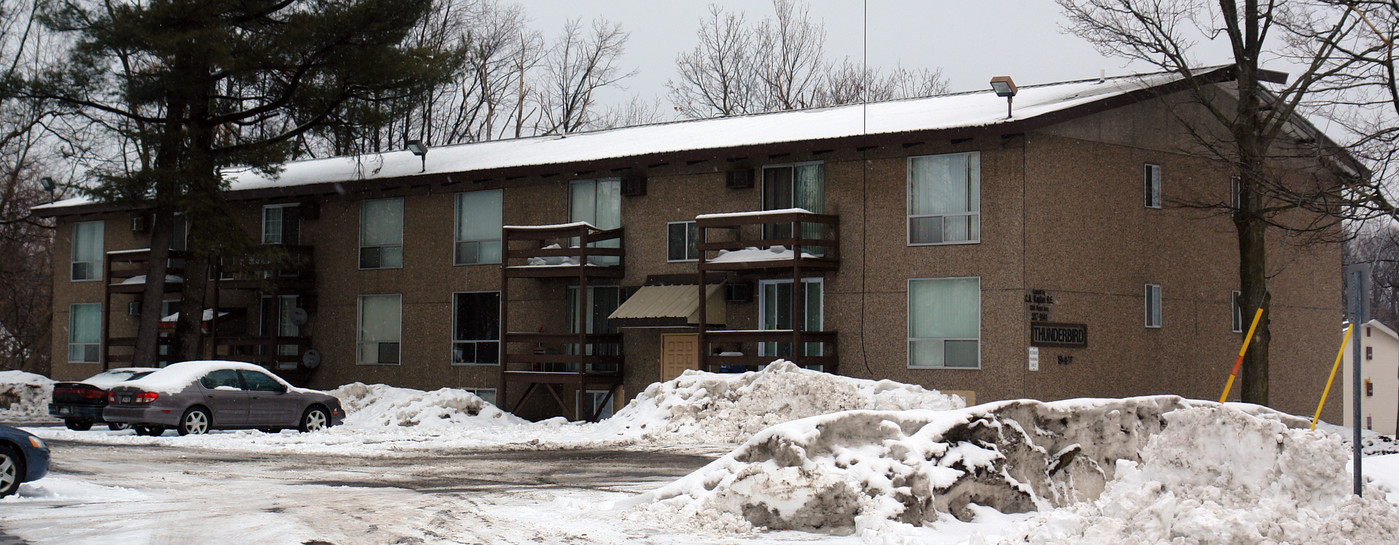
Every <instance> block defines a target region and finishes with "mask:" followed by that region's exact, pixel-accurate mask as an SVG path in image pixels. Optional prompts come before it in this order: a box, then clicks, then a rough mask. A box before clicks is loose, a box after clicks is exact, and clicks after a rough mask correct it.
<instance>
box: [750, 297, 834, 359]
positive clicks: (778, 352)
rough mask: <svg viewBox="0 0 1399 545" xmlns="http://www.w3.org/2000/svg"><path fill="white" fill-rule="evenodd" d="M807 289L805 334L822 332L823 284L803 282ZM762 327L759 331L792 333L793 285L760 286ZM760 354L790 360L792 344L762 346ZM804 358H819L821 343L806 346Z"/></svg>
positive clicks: (766, 344)
mask: <svg viewBox="0 0 1399 545" xmlns="http://www.w3.org/2000/svg"><path fill="white" fill-rule="evenodd" d="M802 285H803V286H805V288H806V294H805V296H806V299H805V300H804V301H803V303H804V304H805V305H806V309H805V312H804V314H805V315H806V324H805V326H804V328H805V331H821V309H822V301H821V295H822V283H821V282H802ZM762 303H763V323H762V329H765V330H773V329H792V283H791V282H769V283H764V284H763V294H762ZM760 348H761V350H760V353H761V355H764V356H790V355H792V343H789V342H778V343H763V344H762V346H761V347H760ZM804 350H805V355H808V356H820V355H821V350H822V346H821V343H807V344H806V347H805V349H804Z"/></svg>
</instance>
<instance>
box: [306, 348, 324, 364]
mask: <svg viewBox="0 0 1399 545" xmlns="http://www.w3.org/2000/svg"><path fill="white" fill-rule="evenodd" d="M301 365H304V366H306V368H307V369H315V368H317V367H320V365H321V352H320V351H319V350H316V349H314V348H312V349H310V350H307V351H306V353H305V354H302V355H301Z"/></svg>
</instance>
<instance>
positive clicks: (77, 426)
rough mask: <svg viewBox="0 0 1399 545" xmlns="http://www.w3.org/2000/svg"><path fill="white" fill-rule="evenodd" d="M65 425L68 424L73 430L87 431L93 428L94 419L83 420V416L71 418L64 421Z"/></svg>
mask: <svg viewBox="0 0 1399 545" xmlns="http://www.w3.org/2000/svg"><path fill="white" fill-rule="evenodd" d="M63 425H65V426H68V429H70V430H73V431H87V430H90V429H92V421H91V420H83V419H81V418H69V419H67V420H64V421H63Z"/></svg>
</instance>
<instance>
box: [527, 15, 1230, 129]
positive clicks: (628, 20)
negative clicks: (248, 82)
mask: <svg viewBox="0 0 1399 545" xmlns="http://www.w3.org/2000/svg"><path fill="white" fill-rule="evenodd" d="M521 3H522V4H523V5H524V6H525V9H526V11H527V12H528V13H529V15H530V17H531V18H533V26H534V27H535V28H537V29H539V30H541V31H543V32H544V35H545V37H546V38H548V39H552V38H553V37H554V36H556V35H557V34H558V31H559V29H561V28H562V27H563V25H564V22H565V21H566V20H568V19H573V18H581V19H583V22H584V23H585V24H586V23H587V22H588V21H591V20H592V19H594V18H597V17H606V18H607V19H608V20H611V21H617V22H620V23H622V26H623V28H624V29H625V30H627V31H628V32H630V33H631V37H630V40H629V41H628V43H627V56H626V58H625V59H624V62H623V66H625V67H635V68H637V69H638V73H637V75H636V76H634V77H632V78H630V79H628V80H627V81H626V82H625V85H626V86H627V90H626V95H614V97H612V98H611V100H614V101H615V100H617V98H616V97H617V96H629V95H632V94H636V95H640V96H642V97H643V98H646V99H647V100H652V99H654V98H657V97H661V98H662V104H663V105H664V106H667V107H668V106H669V103H668V102H665V101H664V96H665V93H666V89H665V83H666V81H667V80H669V79H671V78H672V77H673V76H674V74H675V56H676V54H677V53H680V52H681V51H688V50H690V49H692V48H693V47H694V46H695V44H696V42H697V39H696V38H695V31H696V30H697V29H698V28H699V21H700V19H701V18H702V17H704V16H706V15H707V13H708V6H709V4H711V3H718V4H720V5H721V6H724V7H725V9H726V10H729V11H742V12H743V13H744V14H745V16H746V18H747V20H748V21H749V22H757V21H760V20H762V19H764V18H767V17H770V16H771V15H772V3H771V0H720V1H717V2H711V1H707V0H522V1H521ZM806 3H807V5H809V6H810V8H811V17H812V19H814V20H816V21H820V22H823V23H824V24H825V28H826V54H827V60H835V61H839V60H840V59H842V58H844V57H846V56H849V57H850V58H851V60H853V61H856V62H859V61H860V59H861V57H862V55H863V53H864V52H865V51H867V52H868V62H869V66H871V67H880V68H885V69H887V68H892V67H893V66H895V65H902V66H904V67H905V68H910V69H916V68H941V69H942V71H943V75H944V76H946V77H947V78H948V80H949V81H950V83H951V87H952V90H953V91H965V90H974V89H982V88H986V87H988V85H987V82H988V81H990V79H991V77H992V76H996V75H1009V76H1011V77H1013V78H1014V79H1015V82H1016V83H1017V84H1021V85H1024V84H1031V83H1046V82H1053V81H1066V80H1074V79H1083V78H1092V77H1097V76H1098V74H1099V71H1100V70H1104V71H1106V72H1107V74H1108V75H1119V74H1124V73H1130V72H1139V71H1151V70H1153V68H1152V67H1150V66H1147V65H1144V64H1133V65H1128V64H1127V63H1126V62H1125V61H1124V60H1123V59H1121V58H1117V57H1112V58H1109V57H1104V56H1102V55H1100V54H1098V52H1097V51H1095V50H1094V49H1093V47H1091V46H1090V45H1089V44H1088V43H1087V42H1085V41H1083V40H1081V39H1079V38H1078V37H1076V36H1073V35H1070V34H1066V33H1064V32H1062V31H1061V27H1062V26H1063V23H1064V17H1063V15H1062V14H1061V13H1060V10H1059V7H1058V5H1056V4H1055V3H1054V2H1053V1H1051V0H868V3H867V4H866V3H865V2H861V1H860V0H807V2H806ZM866 9H867V10H868V22H867V24H866V17H865V11H866ZM866 29H867V30H868V32H866ZM866 36H867V37H868V48H867V49H865V47H864V44H865V42H866ZM1209 49H1212V50H1213V55H1212V56H1210V55H1209V53H1210V51H1209ZM1201 53H1202V54H1201V55H1200V56H1201V58H1200V59H1199V60H1200V61H1201V62H1204V63H1206V64H1215V63H1220V62H1225V61H1226V60H1227V58H1228V57H1227V56H1226V53H1227V51H1224V50H1221V49H1220V48H1219V47H1214V48H1208V49H1202V50H1201Z"/></svg>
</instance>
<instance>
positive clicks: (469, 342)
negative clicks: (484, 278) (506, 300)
mask: <svg viewBox="0 0 1399 545" xmlns="http://www.w3.org/2000/svg"><path fill="white" fill-rule="evenodd" d="M452 304H453V312H452V364H453V365H465V364H478V365H494V364H498V363H500V292H497V291H486V292H475V293H458V294H455V295H454V296H453V298H452Z"/></svg>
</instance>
